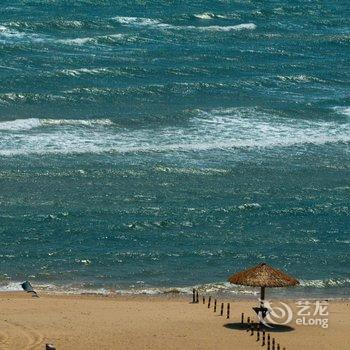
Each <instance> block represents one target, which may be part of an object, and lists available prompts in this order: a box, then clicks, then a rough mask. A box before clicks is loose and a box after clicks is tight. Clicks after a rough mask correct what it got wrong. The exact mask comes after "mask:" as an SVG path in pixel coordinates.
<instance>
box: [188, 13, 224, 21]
mask: <svg viewBox="0 0 350 350" xmlns="http://www.w3.org/2000/svg"><path fill="white" fill-rule="evenodd" d="M193 17H194V18H197V19H205V20H210V19H216V18H219V19H226V18H227V17H226V16H223V15H216V14H214V13H212V12H203V13H198V14H194V15H193Z"/></svg>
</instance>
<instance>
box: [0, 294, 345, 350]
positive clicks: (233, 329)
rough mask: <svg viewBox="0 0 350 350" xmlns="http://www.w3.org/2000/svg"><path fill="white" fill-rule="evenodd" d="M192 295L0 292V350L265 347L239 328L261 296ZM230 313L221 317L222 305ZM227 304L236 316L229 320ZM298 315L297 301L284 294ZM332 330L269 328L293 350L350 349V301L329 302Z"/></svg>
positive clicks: (274, 336) (310, 327)
mask: <svg viewBox="0 0 350 350" xmlns="http://www.w3.org/2000/svg"><path fill="white" fill-rule="evenodd" d="M207 300H208V298H207V297H206V303H205V305H203V303H202V301H201V300H200V303H198V304H192V303H191V298H189V296H188V295H187V296H186V297H185V296H178V295H175V296H174V295H162V296H159V295H158V296H154V295H153V296H148V295H132V296H130V295H128V296H125V295H124V296H120V295H119V296H104V295H53V294H46V293H40V297H39V298H33V297H31V295H30V294H28V293H25V292H2V293H0V347H1V348H5V349H16V348H24V349H34V350H36V349H38V350H39V349H43V347H44V345H45V343H53V344H54V345H55V346H56V347H57V349H95V348H99V349H110V348H113V349H119V348H120V349H155V350H158V349H159V350H160V349H163V348H168V349H190V348H191V349H192V348H193V349H208V350H209V349H213V348H220V349H223V350H226V349H232V348H240V349H247V350H253V349H258V348H261V344H260V343H258V342H257V341H256V339H255V337H256V333H254V336H251V335H250V333H249V332H246V331H245V328H244V329H242V328H241V327H240V322H241V313H244V317H245V320H246V318H247V317H248V316H249V317H251V319H252V320H254V322H256V321H257V319H256V315H255V314H254V312H253V310H252V307H253V306H256V300H238V299H233V298H228V299H220V300H218V308H217V311H216V312H214V310H213V303H214V300H213V299H212V303H211V307H210V308H208V305H207ZM221 302H223V303H224V316H223V317H221V316H220V310H219V309H220V308H219V306H220V303H221ZM227 302H230V305H231V309H230V310H231V313H230V317H229V319H227V318H226V317H225V316H226V312H227ZM283 302H285V303H286V304H288V305H289V306H290V307H291V308H292V310H293V312H296V304H295V302H294V301H292V300H286V299H283ZM328 305H329V328H327V329H324V328H322V327H321V326H305V325H298V324H296V323H295V320H294V318H293V320H292V321H291V322H290V323H288V325H285V326H276V325H274V327H275V328H276V329H271V330H270V329H269V330H268V333H269V334H271V337H273V338H276V343H277V342H278V343H280V344H281V349H282V348H283V347H286V349H288V350H293V349H299V348H307V349H321V350H326V349H329V348H330V346H331V345H332V346H331V347H332V348H337V349H341V350H343V349H344V350H345V349H346V348H347V343H348V341H350V337H349V334H348V332H347V330H348V329H349V327H350V314H349V311H350V300H342V301H340V300H330V301H329V304H328Z"/></svg>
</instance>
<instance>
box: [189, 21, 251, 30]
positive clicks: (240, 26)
mask: <svg viewBox="0 0 350 350" xmlns="http://www.w3.org/2000/svg"><path fill="white" fill-rule="evenodd" d="M191 28H192V29H198V30H202V31H217V32H230V31H239V30H254V29H256V25H255V24H254V23H243V24H237V25H235V26H208V27H191Z"/></svg>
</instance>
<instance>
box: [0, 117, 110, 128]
mask: <svg viewBox="0 0 350 350" xmlns="http://www.w3.org/2000/svg"><path fill="white" fill-rule="evenodd" d="M113 124H114V123H113V122H112V121H111V120H109V119H91V120H84V119H39V118H28V119H16V120H12V121H5V122H0V130H2V131H21V130H30V129H34V128H39V127H43V126H57V125H71V126H94V125H103V126H105V125H113Z"/></svg>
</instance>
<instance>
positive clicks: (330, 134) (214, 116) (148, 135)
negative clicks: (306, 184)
mask: <svg viewBox="0 0 350 350" xmlns="http://www.w3.org/2000/svg"><path fill="white" fill-rule="evenodd" d="M193 113H195V115H194V116H193V117H192V118H191V119H190V120H189V122H188V123H187V124H185V125H181V126H163V127H162V128H159V129H154V128H152V127H143V128H140V129H135V128H131V129H128V128H124V129H120V128H108V127H104V126H110V125H112V124H113V123H112V122H111V121H110V120H109V119H102V120H101V119H93V120H69V119H59V120H55V119H36V118H30V119H19V120H15V121H5V122H2V123H0V131H6V130H7V131H12V133H5V134H4V135H3V136H2V149H1V150H0V155H6V156H10V155H21V154H55V153H56V154H82V153H109V152H112V153H134V152H146V153H155V152H200V151H208V150H226V151H229V150H234V149H239V148H244V149H260V148H264V149H266V148H281V147H291V146H305V145H308V144H312V145H324V144H334V143H343V144H344V143H345V144H346V143H349V142H350V123H341V122H328V121H312V120H303V119H287V118H282V117H278V116H277V115H274V113H273V112H269V111H262V110H259V109H256V108H226V109H215V110H211V111H202V110H197V111H195V112H193ZM57 125H60V126H62V128H54V129H50V128H49V127H50V126H57ZM64 126H66V127H67V126H69V127H70V129H69V132H66V130H65V129H64ZM86 126H89V127H95V129H94V132H93V133H91V131H90V130H87V129H86V128H84V127H86ZM97 126H99V128H96V127H97ZM40 127H45V132H43V131H42V130H41V128H40ZM30 129H35V130H36V131H35V132H31V133H30V135H27V134H26V133H23V132H21V133H16V131H23V130H30Z"/></svg>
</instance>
